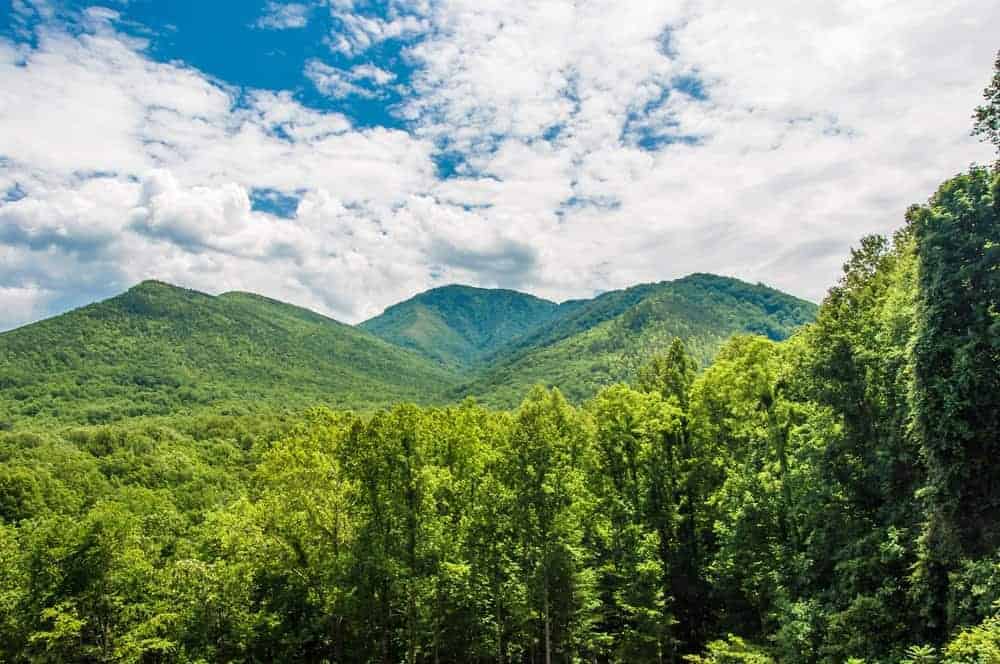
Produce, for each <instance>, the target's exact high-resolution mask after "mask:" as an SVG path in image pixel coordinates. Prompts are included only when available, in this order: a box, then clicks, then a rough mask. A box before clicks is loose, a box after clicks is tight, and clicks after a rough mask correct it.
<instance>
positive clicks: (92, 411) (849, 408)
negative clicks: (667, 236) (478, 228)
mask: <svg viewBox="0 0 1000 664" xmlns="http://www.w3.org/2000/svg"><path fill="white" fill-rule="evenodd" d="M975 132H976V133H977V134H979V135H980V136H982V138H983V139H984V140H987V141H990V142H992V143H993V144H994V145H996V147H997V149H998V153H1000V59H998V61H997V73H996V77H995V78H994V80H993V82H992V83H991V85H990V87H989V88H988V89H987V94H986V102H985V104H984V105H983V106H982V107H981V108H979V109H977V111H976V115H975ZM474 290H475V289H469V290H468V291H462V289H451V290H448V291H445V292H443V293H436V294H433V295H431V296H426V297H423V298H422V299H421V298H418V299H417V300H416V301H413V302H410V303H408V304H406V306H403V305H398V308H397V309H395V310H390V311H389V312H387V313H386V314H385V315H384V317H383V318H382V319H381V320H378V321H374V322H373V321H369V322H368V323H366V324H364V325H362V326H361V328H360V329H358V328H352V327H349V326H344V325H340V324H339V323H335V322H334V321H330V320H329V319H324V318H322V317H319V316H318V315H316V314H312V313H310V312H305V311H304V310H299V309H295V308H291V307H289V305H282V304H281V303H274V302H273V301H266V300H264V299H263V298H258V297H257V296H250V295H246V294H230V295H227V296H218V297H216V298H211V297H209V296H204V295H201V294H196V293H192V292H189V291H180V290H179V289H174V288H173V287H169V286H166V285H164V284H156V283H147V284H143V285H141V286H139V287H137V288H136V289H133V290H132V291H129V293H127V294H126V295H124V296H120V298H116V299H113V300H109V301H108V302H106V303H101V304H99V305H94V307H96V308H84V309H81V310H78V311H76V312H72V313H70V314H66V315H65V316H62V317H58V318H55V319H51V320H49V321H45V322H42V323H38V324H35V325H33V326H28V327H25V328H22V329H21V330H15V331H13V332H10V333H7V334H5V335H0V350H2V353H3V354H2V355H0V358H2V359H3V361H4V372H3V374H4V375H3V376H2V378H0V381H2V382H0V390H2V400H0V403H2V405H3V409H4V410H3V413H2V420H3V429H4V431H3V432H2V433H0V660H2V661H5V662H191V663H193V662H229V661H235V662H272V661H282V662H299V661H301V662H330V663H333V662H381V663H388V662H406V663H408V664H416V663H418V662H421V663H432V662H433V663H434V664H438V663H441V662H484V663H485V662H495V663H497V664H505V663H510V664H514V663H523V664H529V663H530V664H542V663H544V664H553V663H560V664H561V663H569V662H580V663H583V662H592V663H598V662H601V663H610V662H651V663H652V662H656V663H661V662H670V663H680V662H689V663H691V664H722V663H739V662H744V663H749V664H768V663H777V662H782V663H784V662H787V663H791V664H798V663H803V664H805V663H831V664H835V663H846V662H850V663H852V664H860V663H868V664H878V663H895V662H905V663H910V664H916V663H920V664H929V663H938V664H959V663H961V664H965V663H968V664H977V663H978V664H982V663H987V664H989V663H996V662H1000V463H998V459H997V457H998V455H1000V162H998V163H996V164H993V165H988V166H971V167H970V168H969V169H968V170H967V171H966V172H964V173H961V174H958V175H956V176H954V177H952V178H951V179H948V180H947V181H945V182H943V183H942V184H941V185H940V187H939V189H938V190H937V191H936V192H934V193H933V195H931V196H930V198H929V199H928V200H927V201H926V202H925V203H922V204H918V205H914V206H913V207H911V208H910V210H909V211H908V212H907V214H906V217H905V220H904V221H903V223H902V225H901V227H900V228H899V230H898V231H897V232H896V233H895V234H894V235H893V236H892V237H881V236H869V237H865V238H862V239H861V240H860V241H859V243H858V244H857V246H856V248H855V249H854V250H852V252H851V254H850V256H849V257H848V260H847V261H846V264H845V265H844V270H843V274H842V276H841V278H840V280H839V282H838V283H837V284H836V285H834V286H833V287H832V288H831V289H830V290H829V292H828V295H827V296H826V298H825V299H824V301H823V302H822V304H821V305H820V306H819V308H818V310H814V309H813V308H812V307H811V306H810V305H808V303H803V302H801V301H798V300H795V299H794V298H790V297H789V296H783V295H781V294H778V293H777V292H776V291H772V290H770V289H766V288H764V287H762V286H750V285H749V284H743V283H742V282H737V281H735V280H727V279H723V278H721V277H712V276H711V275H694V276H692V277H689V278H686V279H682V280H678V281H676V282H664V284H659V285H655V284H654V285H649V286H645V287H637V289H630V290H628V291H616V292H614V293H612V294H610V295H608V296H604V297H603V298H602V297H599V298H595V299H594V300H591V301H586V302H579V301H578V302H571V303H566V304H563V305H554V304H552V303H549V304H546V303H545V301H542V300H537V298H536V299H533V300H531V301H528V300H525V299H523V298H519V297H515V296H512V295H511V294H510V293H509V292H508V293H501V295H500V296H497V297H486V295H484V294H483V293H478V292H473V291H474ZM635 291H637V292H635ZM484 299H485V300H489V302H487V303H486V304H483V300H484ZM458 300H461V302H459V303H457V304H456V301H458ZM192 301H193V302H194V304H192ZM468 302H473V304H471V305H470V304H468ZM550 305H551V306H550ZM482 306H489V307H494V306H496V307H500V313H499V314H497V320H498V321H500V322H502V323H503V325H504V326H505V327H504V329H503V330H501V331H500V332H497V331H496V330H497V329H498V326H499V325H500V323H497V324H495V325H492V326H487V328H482V327H481V324H482V323H483V321H485V320H488V319H487V318H484V317H483V316H482V315H478V314H469V315H467V316H465V317H463V316H461V315H458V314H456V311H459V310H460V309H461V308H462V307H465V308H468V307H472V309H471V310H472V311H478V310H477V309H475V307H482ZM504 312H508V313H504ZM509 312H515V313H516V315H511V314H510V313H509ZM279 314H280V315H279ZM234 321H235V322H234ZM224 330H239V331H240V333H239V335H234V334H232V333H230V334H229V336H221V335H222V332H221V331H224ZM192 337H195V338H197V343H187V342H186V341H185V340H186V339H190V338H192ZM439 337H441V338H444V339H446V340H447V341H448V343H444V344H442V345H440V346H434V344H433V340H434V339H436V338H439ZM185 344H187V345H185ZM262 357H266V358H267V360H266V363H265V361H264V360H262V359H259V358H262ZM148 358H153V359H154V360H155V362H151V363H150V364H148V365H146V366H144V365H143V362H144V361H146V360H148ZM345 358H346V359H345ZM318 361H323V362H325V363H326V364H323V365H322V366H321V369H322V371H319V372H317V371H314V369H315V363H316V362H318ZM546 372H551V373H546ZM324 381H326V382H324ZM337 381H339V382H337ZM532 383H541V384H539V385H535V386H534V387H531V384H532ZM345 386H346V387H345ZM340 387H343V388H344V389H343V390H342V391H341V392H339V394H332V392H333V391H336V390H337V389H339V388H340ZM515 390H516V391H519V394H517V396H516V401H515V402H514V403H511V400H512V399H514V397H513V395H512V394H513V392H514V391H515ZM137 395H138V396H137ZM465 395H471V396H465Z"/></svg>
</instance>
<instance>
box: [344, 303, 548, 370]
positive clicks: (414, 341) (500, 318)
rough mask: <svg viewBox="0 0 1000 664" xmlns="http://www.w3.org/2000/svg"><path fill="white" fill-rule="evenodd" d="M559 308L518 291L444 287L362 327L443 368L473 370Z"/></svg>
mask: <svg viewBox="0 0 1000 664" xmlns="http://www.w3.org/2000/svg"><path fill="white" fill-rule="evenodd" d="M558 310H559V305H557V304H556V303H555V302H550V301H548V300H543V299H540V298H537V297H534V296H532V295H528V294H526V293H519V292H517V291H512V290H504V289H486V288H472V287H470V286H457V285H456V286H443V287H441V288H435V289H432V290H429V291H426V292H424V293H420V294H419V295H416V296H414V297H412V298H410V299H409V300H405V301H403V302H400V303H399V304H395V305H393V306H391V307H389V308H388V309H386V310H385V312H384V313H382V314H381V315H380V316H376V317H375V318H372V319H370V320H367V321H365V322H364V323H362V324H361V325H360V326H359V327H361V329H363V330H366V331H368V332H371V333H372V334H374V335H376V336H378V337H381V338H382V339H385V340H386V341H388V342H390V343H394V344H396V345H397V346H402V347H404V348H410V349H413V350H415V351H417V352H418V353H420V354H422V355H424V356H425V357H428V358H431V359H433V360H435V361H437V362H439V363H440V364H442V365H444V366H450V367H465V368H468V367H473V366H476V365H478V364H481V363H482V361H483V359H484V358H486V357H488V356H490V355H493V354H495V353H496V352H497V350H498V349H499V348H501V347H503V346H505V345H507V344H509V343H511V342H512V341H514V340H516V339H519V338H520V337H521V336H523V335H524V334H525V333H527V332H529V331H532V330H534V329H536V328H537V327H538V326H539V325H540V324H542V323H543V322H545V321H547V320H549V319H551V318H552V317H553V316H554V315H555V314H556V312H557V311H558Z"/></svg>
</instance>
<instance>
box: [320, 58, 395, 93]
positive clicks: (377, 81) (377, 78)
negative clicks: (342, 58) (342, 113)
mask: <svg viewBox="0 0 1000 664" xmlns="http://www.w3.org/2000/svg"><path fill="white" fill-rule="evenodd" d="M305 74H306V77H307V78H308V79H309V80H310V81H312V82H313V85H315V86H316V89H317V90H319V91H320V92H321V93H323V94H324V95H326V96H327V97H332V98H333V99H344V98H346V97H361V98H362V99H374V98H376V97H378V96H380V94H381V93H380V92H379V90H378V89H377V88H378V87H381V86H385V85H387V84H389V83H391V82H392V81H393V80H394V79H395V78H396V75H395V74H393V73H392V72H389V71H386V70H384V69H381V68H380V67H376V66H375V65H372V64H361V65H355V66H354V67H351V68H350V69H339V68H337V67H331V66H330V65H328V64H326V63H324V62H322V61H320V60H315V59H314V60H309V61H308V62H306V68H305ZM364 82H367V83H369V84H372V85H374V86H376V88H375V89H373V88H370V87H364V86H362V85H359V83H364Z"/></svg>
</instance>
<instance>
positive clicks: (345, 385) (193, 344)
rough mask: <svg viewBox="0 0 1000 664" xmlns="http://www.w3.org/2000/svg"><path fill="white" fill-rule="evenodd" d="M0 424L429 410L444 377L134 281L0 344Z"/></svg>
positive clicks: (336, 332)
mask: <svg viewBox="0 0 1000 664" xmlns="http://www.w3.org/2000/svg"><path fill="white" fill-rule="evenodd" d="M0 365H2V366H3V367H4V371H3V372H2V373H0V421H4V420H7V421H12V420H16V419H20V418H25V417H33V418H53V419H60V420H67V421H89V422H103V421H109V420H113V419H117V418H120V417H125V416H133V415H144V414H159V413H169V412H177V411H185V410H192V409H196V408H202V407H205V406H208V405H213V406H215V407H222V408H224V407H227V406H230V405H236V406H238V407H239V408H247V407H250V408H253V407H256V406H258V405H266V406H274V405H276V406H306V405H311V404H315V403H327V404H330V405H333V406H342V407H368V406H373V405H381V404H388V403H391V402H393V401H398V400H404V399H405V400H417V401H423V402H427V401H433V400H438V399H440V397H441V395H442V394H443V392H444V390H445V389H447V388H448V387H452V386H453V385H454V383H455V377H454V376H453V374H451V373H449V372H447V371H445V370H443V369H441V368H440V367H437V366H434V365H433V363H431V362H429V361H427V360H425V359H424V358H421V357H419V356H417V355H416V354H414V353H411V352H409V351H406V350H404V349H401V348H398V347H396V346H393V345H391V344H389V343H386V342H384V341H382V340H380V339H378V338H376V337H374V336H372V335H370V334H368V333H366V332H364V331H362V330H358V329H356V328H353V327H351V326H349V325H344V324H342V323H338V322H337V321H334V320H332V319H330V318H326V317H325V316H321V315H319V314H317V313H314V312H311V311H308V310H306V309H302V308H299V307H295V306H292V305H288V304H284V303H281V302H277V301H275V300H270V299H268V298H264V297H260V296H257V295H252V294H248V293H228V294H224V295H220V296H217V297H212V296H210V295H206V294H203V293H198V292H196V291H189V290H185V289H181V288H177V287H174V286H170V285H168V284H164V283H160V282H143V283H142V284H140V285H138V286H136V287H134V288H132V289H131V290H129V291H127V292H126V293H124V294H122V295H119V296H117V297H114V298H111V299H109V300H105V301H103V302H99V303H96V304H92V305H89V306H86V307H83V308H80V309H77V310H75V311H71V312H69V313H66V314H63V315H61V316H56V317H55V318H51V319H48V320H45V321H41V322H38V323H35V324H32V325H28V326H26V327H22V328H19V329H17V330H13V331H10V332H7V333H4V334H2V335H0Z"/></svg>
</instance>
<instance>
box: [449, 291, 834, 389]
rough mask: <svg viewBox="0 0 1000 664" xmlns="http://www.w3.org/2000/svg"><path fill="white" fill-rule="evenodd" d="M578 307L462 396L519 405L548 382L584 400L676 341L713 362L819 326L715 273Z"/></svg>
mask: <svg viewBox="0 0 1000 664" xmlns="http://www.w3.org/2000/svg"><path fill="white" fill-rule="evenodd" d="M573 306H574V308H573V309H572V310H571V311H570V312H569V313H568V314H564V315H562V316H559V317H558V318H553V319H552V320H551V321H550V322H549V323H548V324H547V325H544V326H541V327H540V328H539V329H537V330H536V331H534V332H533V333H531V334H529V335H526V336H525V337H523V338H522V339H520V340H518V341H517V342H515V343H514V344H512V347H511V348H508V349H504V351H505V352H504V354H502V355H498V356H496V357H495V358H494V363H493V364H492V366H490V367H488V368H487V369H486V370H485V371H484V372H482V373H481V374H480V375H479V376H477V377H476V378H475V379H473V380H472V381H470V382H468V383H466V384H465V385H462V386H461V387H460V388H458V389H457V390H456V392H455V393H454V394H455V395H459V394H472V395H475V396H477V397H478V398H480V399H481V400H483V401H484V402H486V403H488V404H491V405H497V406H512V405H516V404H517V403H518V401H519V400H520V399H521V398H522V397H523V395H524V394H526V392H527V390H528V389H529V388H530V387H531V385H533V384H535V383H545V384H547V385H554V386H557V387H559V388H560V389H561V390H562V391H563V392H564V393H565V394H566V395H567V396H568V397H569V398H571V399H573V400H582V399H585V398H587V397H589V396H591V395H593V394H594V393H595V392H596V391H597V390H598V389H599V388H600V387H601V386H603V385H607V384H609V383H613V382H617V381H621V380H628V379H629V378H631V377H632V376H633V375H634V372H635V371H636V370H637V369H638V368H639V367H640V366H641V365H642V364H644V363H645V362H646V361H648V359H649V357H650V356H651V355H652V354H654V353H656V352H659V351H661V350H664V349H665V348H666V347H667V346H668V345H669V343H670V341H671V340H672V339H673V338H674V337H680V338H681V339H683V340H684V341H685V344H686V345H687V347H688V350H689V351H690V352H692V353H693V354H694V355H695V356H696V357H697V358H698V359H699V360H700V361H701V362H702V363H707V362H708V361H709V360H710V359H711V357H712V356H713V355H714V353H715V351H716V350H717V349H718V348H719V346H720V345H721V344H722V343H723V342H724V341H725V340H726V339H728V338H729V337H730V336H732V335H734V334H740V333H749V334H760V335H763V336H767V337H770V338H771V339H775V340H779V339H784V338H786V337H787V336H789V335H790V334H791V333H792V332H793V331H794V330H795V328H797V327H798V326H800V325H803V324H805V323H808V322H810V321H812V320H813V318H814V317H815V314H816V309H817V307H816V305H815V304H813V303H811V302H807V301H805V300H801V299H799V298H796V297H793V296H791V295H786V294H784V293H782V292H780V291H777V290H774V289H772V288H768V287H766V286H762V285H752V284H748V283H745V282H742V281H739V280H737V279H730V278H726V277H718V276H715V275H709V274H695V275H691V276H688V277H684V278H683V279H678V280H676V281H668V282H661V283H659V284H647V285H642V286H636V287H634V288H630V289H627V290H624V291H615V292H612V293H606V294H604V295H602V296H599V297H597V298H595V299H593V300H590V301H586V302H583V303H576V304H574V305H573Z"/></svg>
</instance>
